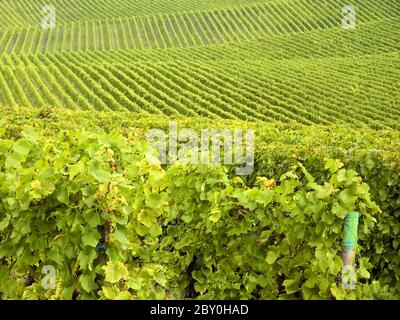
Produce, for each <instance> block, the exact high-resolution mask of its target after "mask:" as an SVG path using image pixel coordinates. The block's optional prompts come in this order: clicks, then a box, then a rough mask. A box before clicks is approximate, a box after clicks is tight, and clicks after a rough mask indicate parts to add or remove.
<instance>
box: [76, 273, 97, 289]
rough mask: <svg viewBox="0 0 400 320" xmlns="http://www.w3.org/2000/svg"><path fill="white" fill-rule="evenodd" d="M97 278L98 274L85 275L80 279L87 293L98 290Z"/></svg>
mask: <svg viewBox="0 0 400 320" xmlns="http://www.w3.org/2000/svg"><path fill="white" fill-rule="evenodd" d="M95 277H96V273H94V272H93V273H89V274H88V273H84V274H82V275H81V276H80V277H79V283H80V284H81V286H82V289H83V290H85V291H86V292H87V293H91V292H92V291H93V290H95V289H97V285H96V283H95V281H94V279H95Z"/></svg>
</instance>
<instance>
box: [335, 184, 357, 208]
mask: <svg viewBox="0 0 400 320" xmlns="http://www.w3.org/2000/svg"><path fill="white" fill-rule="evenodd" d="M357 198H358V197H357V196H356V195H355V194H354V192H353V190H352V189H349V188H346V189H344V190H343V191H342V192H340V194H339V199H340V201H341V202H342V204H343V206H344V207H345V208H346V209H347V210H349V211H350V210H353V209H354V206H355V202H356V200H357Z"/></svg>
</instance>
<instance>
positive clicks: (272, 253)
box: [265, 251, 278, 264]
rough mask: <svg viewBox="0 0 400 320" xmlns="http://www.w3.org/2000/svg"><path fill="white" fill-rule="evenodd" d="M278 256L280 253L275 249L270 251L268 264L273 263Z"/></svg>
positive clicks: (267, 259)
mask: <svg viewBox="0 0 400 320" xmlns="http://www.w3.org/2000/svg"><path fill="white" fill-rule="evenodd" d="M277 258H278V254H277V253H276V252H275V251H268V253H267V258H266V259H265V260H266V261H267V263H268V264H273V263H274V262H275V261H276V259H277Z"/></svg>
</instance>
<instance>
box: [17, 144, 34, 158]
mask: <svg viewBox="0 0 400 320" xmlns="http://www.w3.org/2000/svg"><path fill="white" fill-rule="evenodd" d="M30 147H31V145H30V143H29V142H28V141H26V140H18V141H17V142H16V143H14V146H13V150H14V151H15V152H16V153H18V154H19V155H20V156H22V157H26V156H27V155H28V154H29V151H30Z"/></svg>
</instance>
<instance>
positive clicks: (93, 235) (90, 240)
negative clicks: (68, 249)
mask: <svg viewBox="0 0 400 320" xmlns="http://www.w3.org/2000/svg"><path fill="white" fill-rule="evenodd" d="M99 240H100V233H98V232H97V231H95V230H94V231H86V232H84V233H83V234H82V243H83V244H84V245H85V246H90V247H96V246H97V244H98V243H99Z"/></svg>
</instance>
